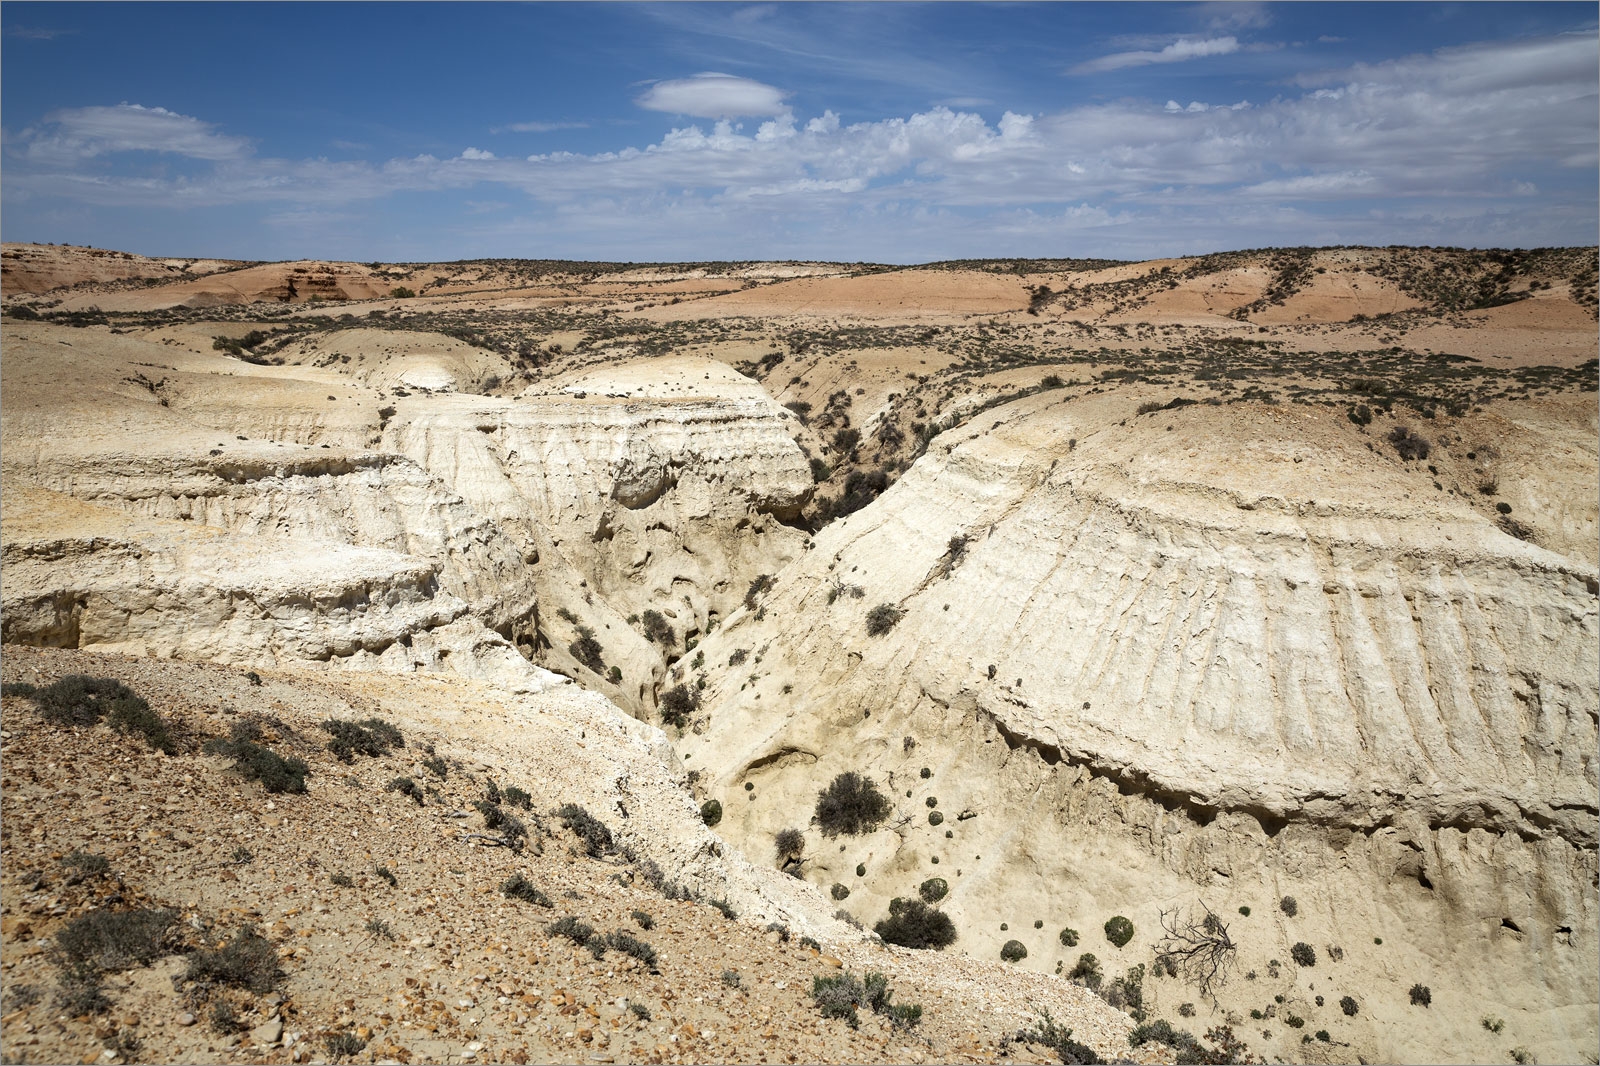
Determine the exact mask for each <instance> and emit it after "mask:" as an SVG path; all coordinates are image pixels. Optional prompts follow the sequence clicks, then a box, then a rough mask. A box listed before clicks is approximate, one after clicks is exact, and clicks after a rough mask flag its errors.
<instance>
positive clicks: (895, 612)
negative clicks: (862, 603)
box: [867, 603, 905, 637]
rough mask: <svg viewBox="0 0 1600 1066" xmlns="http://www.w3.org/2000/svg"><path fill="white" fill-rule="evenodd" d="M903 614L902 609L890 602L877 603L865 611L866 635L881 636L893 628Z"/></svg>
mask: <svg viewBox="0 0 1600 1066" xmlns="http://www.w3.org/2000/svg"><path fill="white" fill-rule="evenodd" d="M904 614H905V612H904V611H902V610H900V608H898V607H896V606H895V605H894V604H892V603H880V604H878V606H876V607H874V608H873V609H872V610H870V611H868V612H867V635H868V636H871V637H881V636H883V634H885V633H887V632H889V630H891V629H893V628H894V624H895V623H896V622H898V621H900V619H901V617H902V616H903V615H904Z"/></svg>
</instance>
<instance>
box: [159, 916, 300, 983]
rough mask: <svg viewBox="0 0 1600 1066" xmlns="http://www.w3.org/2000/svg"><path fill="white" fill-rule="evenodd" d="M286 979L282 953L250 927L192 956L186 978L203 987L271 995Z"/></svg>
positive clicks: (186, 969) (185, 974) (186, 980)
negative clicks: (225, 987)
mask: <svg viewBox="0 0 1600 1066" xmlns="http://www.w3.org/2000/svg"><path fill="white" fill-rule="evenodd" d="M282 979H283V970H282V969H281V968H280V967H279V965H278V949H277V948H276V947H274V946H273V943H272V941H270V940H268V939H267V938H266V937H264V936H262V935H261V934H260V933H258V932H257V931H256V930H255V929H254V928H253V927H248V926H247V927H245V928H242V929H239V930H238V931H236V932H235V933H234V935H233V937H232V938H231V939H229V940H227V941H225V942H223V943H220V944H217V945H216V946H215V947H212V948H204V949H202V950H200V951H196V952H195V953H194V954H192V955H190V956H189V965H188V966H187V968H185V970H184V971H183V977H182V980H183V981H185V982H190V981H192V982H194V983H195V984H196V985H199V986H201V987H207V988H208V987H210V986H212V985H227V986H230V987H233V988H243V989H247V990H249V991H251V992H270V991H271V990H272V989H273V988H274V987H275V986H276V985H277V983H278V982H279V981H281V980H282Z"/></svg>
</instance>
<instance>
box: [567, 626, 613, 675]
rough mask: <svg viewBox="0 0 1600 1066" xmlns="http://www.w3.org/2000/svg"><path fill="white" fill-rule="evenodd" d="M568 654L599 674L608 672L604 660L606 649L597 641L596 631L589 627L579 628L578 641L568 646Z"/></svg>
mask: <svg viewBox="0 0 1600 1066" xmlns="http://www.w3.org/2000/svg"><path fill="white" fill-rule="evenodd" d="M567 654H569V655H571V656H572V657H573V658H574V659H576V660H577V661H578V662H580V663H582V664H583V665H584V666H587V667H588V668H589V669H590V670H593V671H594V672H595V673H597V674H604V673H605V672H606V662H605V659H603V658H602V656H603V655H604V654H605V649H604V648H602V647H601V646H600V642H599V641H598V640H596V639H595V635H594V630H593V629H590V628H589V627H588V626H579V627H578V639H577V640H575V641H573V642H572V643H571V644H569V645H567Z"/></svg>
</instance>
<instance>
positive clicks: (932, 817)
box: [928, 811, 944, 825]
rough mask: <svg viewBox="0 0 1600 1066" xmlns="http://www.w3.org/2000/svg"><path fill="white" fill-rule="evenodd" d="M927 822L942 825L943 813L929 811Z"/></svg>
mask: <svg viewBox="0 0 1600 1066" xmlns="http://www.w3.org/2000/svg"><path fill="white" fill-rule="evenodd" d="M928 824H929V825H943V824H944V815H943V814H941V813H940V812H938V811H929V812H928Z"/></svg>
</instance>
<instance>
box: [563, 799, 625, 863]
mask: <svg viewBox="0 0 1600 1066" xmlns="http://www.w3.org/2000/svg"><path fill="white" fill-rule="evenodd" d="M556 817H557V818H559V819H561V824H562V825H563V826H565V827H566V828H568V829H570V830H572V832H573V833H574V834H575V835H576V836H577V837H578V839H579V840H580V841H582V842H583V851H584V854H586V855H588V856H589V857H590V858H591V859H598V858H599V857H600V856H602V855H609V854H611V852H613V851H615V850H616V843H615V842H614V841H613V840H612V839H611V830H609V829H607V828H606V826H605V823H604V822H602V821H600V819H598V818H596V817H595V816H594V815H592V814H590V813H589V812H588V811H586V810H584V809H583V808H582V807H580V806H578V805H577V804H576V803H564V804H562V805H561V806H560V807H559V808H557V810H556Z"/></svg>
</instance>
